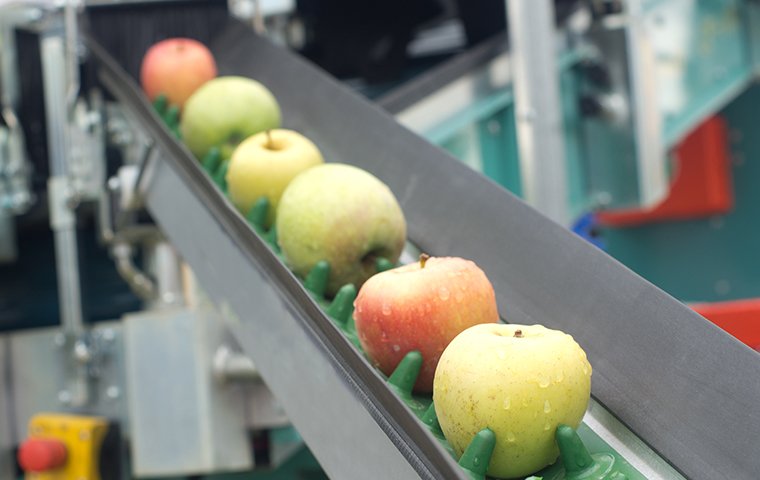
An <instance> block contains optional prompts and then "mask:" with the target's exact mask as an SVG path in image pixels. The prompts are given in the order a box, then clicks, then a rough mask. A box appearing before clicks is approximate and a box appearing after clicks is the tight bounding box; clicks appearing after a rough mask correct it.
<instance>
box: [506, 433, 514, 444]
mask: <svg viewBox="0 0 760 480" xmlns="http://www.w3.org/2000/svg"><path fill="white" fill-rule="evenodd" d="M507 441H508V442H509V443H515V434H514V433H512V432H507Z"/></svg>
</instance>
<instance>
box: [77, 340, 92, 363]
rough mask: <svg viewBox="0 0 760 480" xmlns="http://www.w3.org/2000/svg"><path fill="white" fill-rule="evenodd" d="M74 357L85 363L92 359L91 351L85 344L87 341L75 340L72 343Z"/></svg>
mask: <svg viewBox="0 0 760 480" xmlns="http://www.w3.org/2000/svg"><path fill="white" fill-rule="evenodd" d="M74 358H76V359H77V360H78V361H79V362H81V363H87V362H89V361H90V360H92V352H91V351H90V348H89V347H88V346H87V343H85V342H84V341H82V340H77V342H76V343H75V344H74Z"/></svg>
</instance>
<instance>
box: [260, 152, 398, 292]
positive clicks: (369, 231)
mask: <svg viewBox="0 0 760 480" xmlns="http://www.w3.org/2000/svg"><path fill="white" fill-rule="evenodd" d="M275 225H276V229H277V241H278V243H279V245H280V248H281V249H282V253H283V256H284V258H285V262H286V263H287V264H288V266H289V267H290V268H291V269H292V270H293V271H294V272H295V273H296V274H297V275H299V276H301V277H305V276H306V274H308V273H309V271H310V270H311V269H312V268H314V266H315V265H316V264H317V262H319V261H321V260H325V261H327V262H328V263H329V264H330V278H329V281H328V284H327V291H326V293H327V296H332V295H334V294H335V293H336V292H337V291H338V289H339V288H340V287H342V286H343V285H345V284H348V283H351V284H353V285H354V286H355V287H356V288H357V289H358V288H360V287H361V285H362V284H363V283H364V282H365V281H366V280H367V279H368V278H369V277H371V276H372V275H373V274H375V273H376V266H375V261H376V260H377V258H378V257H384V258H387V259H388V260H390V261H391V262H393V263H395V262H397V261H398V258H399V256H400V255H401V251H402V250H403V248H404V243H405V242H406V221H405V220H404V214H403V213H402V212H401V207H400V206H399V204H398V201H397V200H396V197H394V196H393V192H391V190H390V189H389V188H388V186H387V185H385V184H384V183H383V182H381V181H380V180H379V179H377V177H375V176H374V175H372V174H371V173H369V172H366V171H364V170H362V169H361V168H358V167H354V166H352V165H346V164H342V163H326V164H323V165H317V166H316V167H312V168H309V169H308V170H305V171H304V172H302V173H300V174H299V175H298V176H297V177H296V178H294V179H293V181H292V182H290V185H288V187H287V188H286V189H285V192H283V194H282V197H281V198H280V204H279V206H278V207H277V220H276V223H275Z"/></svg>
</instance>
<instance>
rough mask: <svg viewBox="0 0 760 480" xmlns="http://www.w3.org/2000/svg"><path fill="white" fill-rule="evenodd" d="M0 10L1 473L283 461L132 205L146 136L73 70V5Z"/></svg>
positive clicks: (282, 441) (287, 437) (233, 365)
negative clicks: (49, 294)
mask: <svg viewBox="0 0 760 480" xmlns="http://www.w3.org/2000/svg"><path fill="white" fill-rule="evenodd" d="M125 7H126V8H127V9H129V8H130V5H129V4H123V5H120V6H119V5H117V6H115V7H114V8H115V9H119V8H125ZM90 8H97V7H90ZM165 8H166V12H172V10H173V9H174V8H176V7H175V6H174V5H169V6H167V7H165ZM0 9H1V11H2V15H0V17H1V18H0V59H1V60H2V63H0V67H2V68H0V74H1V77H0V78H2V83H0V87H2V88H1V89H0V91H2V93H3V95H2V97H1V98H2V106H3V110H2V118H3V120H4V123H3V124H0V258H1V260H2V261H3V262H5V265H4V266H2V267H0V268H1V269H2V270H0V271H2V272H3V273H2V275H1V276H2V278H1V279H0V284H1V285H2V291H0V329H2V330H4V331H5V332H4V333H2V334H0V372H2V374H0V386H1V388H0V415H1V416H2V422H0V425H1V426H0V478H14V477H15V476H16V469H17V468H18V466H17V458H16V456H15V455H14V452H15V450H16V447H18V448H19V450H18V461H19V462H20V463H19V465H20V466H21V467H22V468H23V469H24V470H25V471H26V472H28V473H30V474H31V473H32V472H33V473H34V475H32V476H30V477H29V478H36V479H38V480H44V479H48V480H61V479H72V478H76V479H87V480H97V479H103V480H108V479H122V478H123V479H126V478H132V476H139V477H141V478H145V477H153V476H167V475H169V476H177V475H191V474H192V475H197V474H204V473H213V472H220V471H241V470H242V471H248V470H251V469H252V468H253V467H254V465H256V466H257V467H258V468H261V469H270V468H275V467H277V466H279V465H281V464H283V463H284V462H286V461H288V459H289V458H291V457H293V455H294V454H296V453H297V452H299V451H300V450H302V449H303V442H302V440H301V439H300V437H299V436H298V434H297V433H296V432H295V431H294V430H293V429H292V427H291V426H290V422H289V420H288V418H287V416H286V415H285V413H284V411H283V409H282V408H281V407H280V406H279V403H278V402H277V401H276V400H275V399H274V397H273V396H272V394H271V393H270V391H269V390H268V389H267V387H266V386H265V385H264V384H263V382H262V381H261V379H260V376H259V375H258V372H257V370H256V368H255V366H254V365H253V363H252V362H251V360H250V358H249V357H247V356H246V355H244V354H242V353H241V351H240V347H239V346H238V345H237V342H236V341H235V340H234V338H232V336H231V335H230V334H229V333H228V332H227V326H226V317H225V315H224V314H220V313H219V312H217V310H215V309H214V308H212V307H211V305H210V303H209V301H208V300H207V299H206V297H205V295H204V294H203V292H202V290H201V289H199V288H198V287H197V286H196V284H195V282H194V280H193V275H192V272H191V271H190V270H189V269H188V268H187V266H186V265H184V262H182V260H181V258H180V257H179V256H178V255H177V253H176V251H175V250H174V248H173V247H172V245H171V244H170V243H169V242H168V241H167V240H166V238H165V236H164V235H163V233H162V232H161V230H160V229H159V228H158V227H157V226H156V225H155V224H154V223H153V222H152V220H151V219H150V218H149V216H147V215H146V214H145V213H144V206H143V205H142V204H141V202H140V199H139V198H138V197H136V196H135V195H134V191H135V185H136V184H137V182H139V181H140V175H141V173H140V172H141V170H140V166H141V165H144V163H145V162H146V161H148V160H149V159H150V158H152V157H151V155H155V153H154V152H153V149H152V145H151V144H152V141H151V139H149V138H147V137H145V136H144V135H141V133H140V131H139V129H138V130H136V129H133V128H132V125H131V120H130V119H128V118H125V116H124V112H123V111H122V109H121V108H120V107H119V106H118V105H117V104H115V103H114V102H113V101H109V100H107V99H105V98H103V95H102V90H101V89H99V88H98V87H97V86H95V85H93V84H92V81H91V79H90V78H89V77H88V70H87V69H85V68H83V64H84V62H85V59H86V56H87V51H86V50H85V49H84V47H83V43H82V42H83V38H82V35H81V31H80V30H79V29H80V28H82V27H83V26H85V27H86V25H85V24H83V23H82V20H83V18H84V17H82V16H81V15H82V12H81V11H80V7H78V6H76V5H74V4H73V3H68V4H66V5H65V7H63V8H59V7H54V6H50V7H47V8H46V7H43V6H37V5H29V4H24V3H21V4H11V5H9V6H3V7H0ZM133 11H134V10H133ZM188 11H189V12H190V13H189V14H188V13H187V12H188ZM199 12H205V13H206V17H205V18H204V22H207V21H208V20H209V17H213V16H216V18H217V19H226V18H227V17H228V12H227V8H226V5H225V4H223V3H219V2H205V3H204V2H197V3H196V4H195V5H190V6H188V7H187V8H186V15H189V16H193V15H195V17H196V18H198V13H199ZM109 13H110V11H109V10H108V9H105V10H104V13H103V15H104V16H107V15H108V14H109ZM156 34H158V35H160V34H161V32H160V31H159V32H156ZM22 126H23V127H24V128H22ZM25 133H26V135H25ZM25 140H26V142H25ZM28 152H30V153H28ZM22 214H23V215H22ZM14 215H22V216H20V217H19V218H18V221H15V220H14V219H13V216H14ZM48 220H49V224H48ZM17 226H18V231H17V228H16V227H17ZM46 231H47V232H50V231H52V236H50V234H49V233H46ZM17 237H19V238H21V239H22V241H23V242H24V244H22V245H20V246H17V245H16V243H15V239H16V238H17ZM48 238H49V240H47V239H48ZM46 249H49V251H48V252H47V254H46V251H45V250H46ZM53 252H55V255H54V257H53V256H51V255H50V254H52V253H53ZM53 263H54V265H55V266H54V268H53V267H52V264H53ZM53 271H55V272H56V274H57V277H55V280H52V279H50V280H48V279H49V278H50V275H51V274H52V273H53ZM50 287H52V288H50ZM56 287H57V288H56ZM56 291H57V298H51V297H49V296H48V292H49V293H54V292H56ZM56 304H57V308H56ZM58 315H60V319H61V325H60V327H59V326H56V324H57V323H58V322H57V317H58ZM93 321H94V322H93ZM29 327H37V328H34V329H29ZM51 412H59V413H51ZM27 432H28V434H27ZM27 435H28V437H27ZM25 437H27V440H24V438H25ZM127 445H128V446H129V450H127ZM128 452H129V455H127V453H128ZM66 459H68V460H66ZM126 459H129V460H130V461H125V460H126Z"/></svg>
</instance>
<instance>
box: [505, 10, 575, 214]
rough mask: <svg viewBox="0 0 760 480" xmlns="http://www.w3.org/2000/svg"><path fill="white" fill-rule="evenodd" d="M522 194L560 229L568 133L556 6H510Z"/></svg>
mask: <svg viewBox="0 0 760 480" xmlns="http://www.w3.org/2000/svg"><path fill="white" fill-rule="evenodd" d="M507 13H508V16H507V21H508V24H509V38H510V41H511V42H510V47H511V49H510V53H511V55H512V65H513V68H514V74H513V75H514V87H513V88H514V95H515V118H516V122H517V144H518V149H519V152H520V174H521V178H522V192H523V197H524V198H525V199H526V201H527V202H528V203H529V204H530V205H532V206H533V207H535V208H536V209H537V210H538V211H539V212H541V213H543V214H544V215H546V216H547V217H549V218H551V219H552V220H554V221H555V222H558V223H559V224H561V225H565V226H569V225H570V222H571V221H572V220H571V218H570V214H569V209H568V201H569V197H568V184H567V164H566V162H565V130H564V125H563V114H562V102H561V101H560V87H559V73H560V69H559V65H558V62H557V57H558V54H559V52H558V50H557V45H556V43H555V39H556V33H555V28H554V17H555V15H554V2H553V1H552V0H507Z"/></svg>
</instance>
